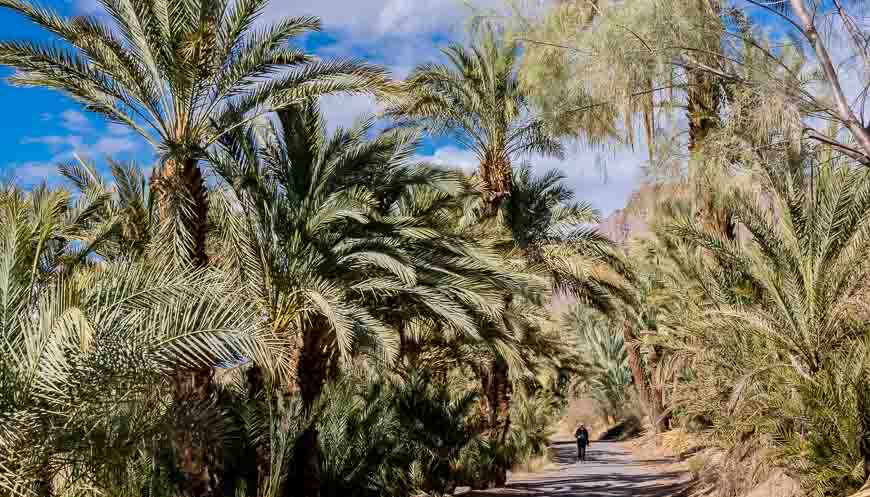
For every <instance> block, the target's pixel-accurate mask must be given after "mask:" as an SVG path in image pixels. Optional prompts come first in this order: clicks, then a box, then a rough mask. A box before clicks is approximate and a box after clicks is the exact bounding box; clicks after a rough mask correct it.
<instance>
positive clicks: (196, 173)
mask: <svg viewBox="0 0 870 497" xmlns="http://www.w3.org/2000/svg"><path fill="white" fill-rule="evenodd" d="M101 3H102V5H103V7H104V9H105V12H106V14H108V17H109V18H110V19H111V20H112V22H111V23H109V24H106V23H103V22H101V21H100V20H98V19H97V18H92V17H75V18H67V17H64V16H61V15H59V14H58V13H56V12H54V11H53V10H51V9H47V8H42V7H37V6H34V5H33V4H31V3H30V2H28V1H26V0H0V7H2V8H6V9H10V10H12V11H14V12H17V13H19V14H21V15H23V16H24V17H26V18H27V19H29V20H30V21H32V22H33V23H34V24H36V25H37V26H39V27H41V28H43V29H45V30H46V31H48V32H50V33H51V34H52V35H55V36H56V37H58V38H59V39H60V40H62V41H63V42H64V44H63V45H57V44H40V43H36V42H33V41H6V42H3V43H0V64H2V65H5V66H8V67H11V68H14V69H16V70H17V71H16V72H15V73H14V74H13V75H12V76H11V77H10V78H9V81H10V83H12V84H13V85H18V86H37V87H45V88H52V89H55V90H59V91H61V92H63V93H65V94H66V95H69V96H70V97H72V98H73V99H75V100H77V101H78V102H80V103H81V104H82V105H83V106H84V107H85V108H86V109H87V110H90V111H92V112H95V113H97V114H99V115H101V116H103V117H104V118H105V119H107V120H108V121H110V122H114V123H119V124H122V125H124V126H127V127H129V128H130V129H132V130H133V131H135V132H136V133H138V134H139V135H141V136H142V137H144V138H145V139H146V140H147V141H148V142H150V143H151V144H152V145H153V146H154V148H155V150H156V151H157V152H158V154H159V157H160V160H159V165H158V167H157V168H156V169H155V171H154V173H153V175H152V177H151V181H152V194H153V195H154V197H155V203H156V205H157V209H158V214H159V216H158V217H159V230H158V235H157V237H158V238H159V239H160V240H161V242H160V246H161V247H162V248H163V249H164V253H162V254H160V255H161V256H162V257H167V256H169V258H170V259H171V260H172V262H177V261H181V262H182V263H187V262H189V263H192V264H193V265H196V266H204V265H205V264H206V263H207V259H208V257H207V252H206V235H207V233H208V228H209V226H208V192H207V189H206V183H205V178H204V175H203V172H202V170H201V168H200V161H201V160H202V159H203V158H205V154H206V151H207V150H208V149H209V147H211V146H212V145H214V144H216V143H217V142H218V140H219V139H220V138H221V137H222V136H225V135H226V133H228V132H230V131H232V130H234V129H238V128H240V127H242V126H244V125H245V124H246V123H248V122H250V121H251V120H253V119H256V118H257V117H259V116H263V115H265V114H268V113H270V112H273V111H275V110H277V109H281V108H285V107H287V106H288V105H291V104H293V103H295V102H299V101H300V100H301V99H304V98H307V97H311V96H316V95H322V94H327V93H355V92H366V93H376V92H379V91H382V90H384V89H385V88H386V87H387V83H386V77H385V73H384V71H383V70H382V69H380V68H377V67H373V66H371V65H369V64H365V63H360V62H355V61H336V62H321V61H318V60H316V59H314V58H313V57H312V56H310V55H308V54H306V53H304V52H303V51H301V50H298V49H294V48H291V47H289V46H288V41H289V40H291V39H292V38H293V37H295V36H298V35H300V34H303V33H306V32H309V31H312V30H318V29H319V28H320V23H319V21H318V20H317V19H315V18H311V17H298V18H288V19H283V20H280V21H278V22H276V23H273V24H271V25H269V26H266V27H264V28H262V29H259V30H254V29H253V26H254V25H255V24H256V21H257V20H258V17H259V16H260V14H262V13H263V11H264V9H265V8H266V6H267V4H268V0H251V1H242V2H231V1H229V0H193V1H188V0H148V1H143V2H139V1H137V2H128V1H125V0H104V1H102V2H101ZM210 377H211V370H210V368H204V369H202V370H200V371H194V372H186V371H181V372H180V373H179V381H178V386H179V391H178V392H177V394H178V396H179V397H198V398H200V399H203V398H205V397H207V396H208V394H209V390H210V389H211V386H212V385H211V379H210ZM191 450H193V449H192V448H191ZM198 450H199V449H198ZM199 451H200V452H201V450H199ZM203 457H204V456H203ZM200 464H201V465H204V464H205V462H204V461H200Z"/></svg>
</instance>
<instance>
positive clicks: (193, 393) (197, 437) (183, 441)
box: [172, 368, 215, 497]
mask: <svg viewBox="0 0 870 497" xmlns="http://www.w3.org/2000/svg"><path fill="white" fill-rule="evenodd" d="M213 372H214V371H213V370H212V369H211V368H208V369H201V370H196V371H189V370H177V371H176V372H175V377H174V378H173V388H172V394H173V400H174V402H175V404H176V405H178V406H181V407H182V408H184V407H185V406H196V407H200V406H202V405H203V403H204V402H205V401H207V400H208V398H209V397H210V396H211V394H212V386H213V384H214V377H213ZM202 428H203V429H208V427H202ZM175 447H176V450H177V451H178V454H179V458H180V461H179V464H180V466H181V470H182V471H183V472H184V475H185V479H184V482H183V483H182V487H183V488H182V489H181V490H182V491H183V493H184V494H186V495H190V496H193V497H204V496H207V495H211V494H212V492H213V491H214V490H215V489H214V488H213V485H212V474H211V471H210V465H209V449H210V448H209V447H208V446H207V444H206V443H205V442H204V441H203V440H202V437H201V432H200V430H199V427H196V426H192V427H191V426H182V427H179V429H178V431H177V432H176V434H175Z"/></svg>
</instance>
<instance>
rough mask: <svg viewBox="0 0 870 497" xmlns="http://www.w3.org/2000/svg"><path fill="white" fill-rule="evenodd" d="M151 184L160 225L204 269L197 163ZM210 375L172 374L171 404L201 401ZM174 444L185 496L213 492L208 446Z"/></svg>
mask: <svg viewBox="0 0 870 497" xmlns="http://www.w3.org/2000/svg"><path fill="white" fill-rule="evenodd" d="M151 183H152V191H153V192H154V195H155V196H156V201H157V208H158V214H159V216H160V221H161V223H163V222H168V221H170V220H173V219H174V220H177V222H178V223H179V224H180V228H181V229H183V230H185V232H186V233H187V234H189V236H190V239H191V242H192V243H191V244H190V247H189V253H188V254H186V256H187V259H188V260H189V261H190V262H191V263H192V264H193V265H194V266H195V267H204V266H205V265H206V264H207V263H208V256H207V254H206V247H205V241H206V234H207V232H208V195H207V191H206V187H205V181H204V179H203V176H202V171H201V170H200V169H199V165H198V161H197V160H196V158H193V157H189V158H187V159H184V160H180V161H179V160H170V161H167V162H166V163H164V164H163V165H162V166H160V167H158V168H157V169H156V170H155V171H154V174H153V175H152V177H151ZM213 376H214V371H213V369H212V368H211V367H207V368H201V369H196V370H192V371H191V370H178V371H176V373H175V381H174V390H173V397H174V399H175V401H176V402H192V403H197V402H199V403H201V402H204V401H205V400H207V399H208V397H209V396H210V395H211V392H212V380H213ZM175 442H176V445H177V448H178V451H179V453H180V455H181V461H180V463H181V467H182V469H183V471H184V473H185V476H186V478H185V487H186V488H185V489H184V491H185V493H187V494H188V495H192V496H194V497H203V496H206V495H209V494H210V493H211V492H212V490H213V489H212V488H211V487H212V485H211V482H210V480H211V475H210V470H209V462H208V454H207V453H208V447H205V446H204V444H203V443H201V442H199V441H197V440H196V437H195V436H194V435H193V433H192V432H191V431H190V430H180V433H179V434H178V436H177V437H176V440H175Z"/></svg>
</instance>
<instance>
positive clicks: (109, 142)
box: [88, 136, 139, 156]
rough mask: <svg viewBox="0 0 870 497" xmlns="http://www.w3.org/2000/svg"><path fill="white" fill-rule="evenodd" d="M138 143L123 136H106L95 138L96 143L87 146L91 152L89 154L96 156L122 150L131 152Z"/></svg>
mask: <svg viewBox="0 0 870 497" xmlns="http://www.w3.org/2000/svg"><path fill="white" fill-rule="evenodd" d="M138 145H139V144H138V143H136V141H135V140H133V139H132V138H128V137H123V136H106V137H103V138H100V139H99V140H97V142H96V143H94V144H93V145H91V146H89V147H88V150H89V151H90V152H92V154H89V155H97V156H112V155H116V154H121V153H124V152H131V151H133V150H136V149H137V148H138Z"/></svg>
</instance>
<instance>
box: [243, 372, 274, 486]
mask: <svg viewBox="0 0 870 497" xmlns="http://www.w3.org/2000/svg"><path fill="white" fill-rule="evenodd" d="M246 376H247V383H248V401H249V402H264V401H265V402H271V399H270V398H269V396H267V395H264V394H265V391H266V384H265V381H264V378H263V370H262V369H261V368H260V367H259V366H257V365H253V366H251V367H250V369H248V371H247V375H246ZM253 442H254V443H255V444H256V445H255V446H254V448H253V449H254V457H255V458H256V460H255V462H254V474H253V475H252V477H251V478H250V479H249V480H248V482H247V483H248V492H249V494H250V495H261V493H260V492H261V489H265V488H267V486H268V484H269V480H270V478H271V477H272V452H271V450H272V447H271V443H270V441H269V439H266V440H263V441H256V440H254V441H253Z"/></svg>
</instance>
